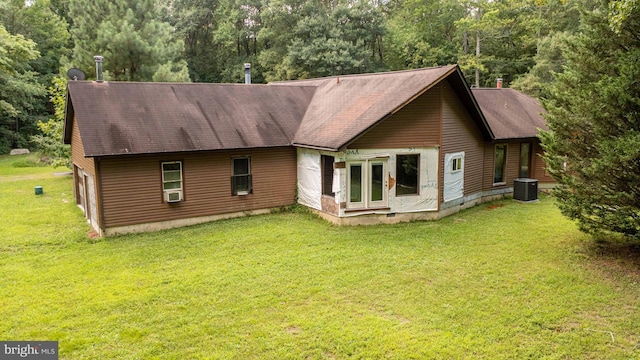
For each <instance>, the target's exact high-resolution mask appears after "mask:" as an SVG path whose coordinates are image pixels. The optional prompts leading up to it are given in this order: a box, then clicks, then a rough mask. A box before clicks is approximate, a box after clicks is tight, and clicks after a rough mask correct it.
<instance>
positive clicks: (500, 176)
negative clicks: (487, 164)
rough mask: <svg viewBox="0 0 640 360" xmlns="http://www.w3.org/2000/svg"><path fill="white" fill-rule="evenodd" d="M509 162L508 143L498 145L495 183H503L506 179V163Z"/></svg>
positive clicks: (494, 170) (495, 161)
mask: <svg viewBox="0 0 640 360" xmlns="http://www.w3.org/2000/svg"><path fill="white" fill-rule="evenodd" d="M506 163H507V145H505V144H500V145H496V149H495V158H494V165H493V166H494V168H493V183H494V184H502V183H504V182H506V180H505V168H506V167H505V165H506Z"/></svg>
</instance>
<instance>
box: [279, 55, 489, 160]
mask: <svg viewBox="0 0 640 360" xmlns="http://www.w3.org/2000/svg"><path fill="white" fill-rule="evenodd" d="M445 78H449V79H451V80H452V83H453V84H454V88H455V90H456V91H457V92H458V94H459V96H460V97H461V99H462V100H463V103H464V104H465V106H467V108H468V109H469V110H470V113H471V114H472V116H473V117H474V120H476V121H477V122H478V123H479V124H480V125H481V126H480V128H482V129H483V131H485V135H486V136H487V137H489V138H491V130H490V129H489V128H488V127H487V125H486V123H485V122H484V118H483V117H482V114H481V113H480V112H479V111H478V109H477V104H475V101H474V100H473V97H472V96H471V93H470V92H469V90H468V87H467V85H466V82H465V81H464V78H463V77H462V74H461V73H460V70H459V69H458V67H457V66H456V65H449V66H441V67H434V68H428V69H418V70H407V71H394V72H387V73H374V74H359V75H348V76H334V77H331V78H326V79H312V80H303V81H294V82H289V83H287V84H307V83H312V84H317V85H318V89H317V90H316V93H315V95H314V97H313V100H312V101H311V104H309V108H308V109H307V112H306V114H305V116H304V119H303V121H302V123H301V124H300V127H299V128H298V131H297V132H296V134H295V137H294V138H293V144H294V145H297V146H303V147H312V148H322V149H328V150H338V149H340V148H342V147H344V146H345V145H348V143H349V142H351V141H353V140H354V139H356V138H357V137H358V136H359V135H361V134H362V133H364V132H365V131H367V130H368V129H370V128H371V127H372V126H374V125H375V124H376V123H378V122H379V121H381V120H383V119H385V118H386V117H387V116H388V115H391V114H392V113H394V112H396V111H398V110H400V109H401V108H402V107H403V106H404V105H406V104H407V103H409V102H410V101H411V100H413V99H415V98H416V97H417V96H418V95H420V94H422V93H424V92H425V91H426V90H428V89H429V88H431V87H432V86H434V85H435V84H437V83H438V82H440V81H441V80H443V79H445Z"/></svg>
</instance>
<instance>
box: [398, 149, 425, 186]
mask: <svg viewBox="0 0 640 360" xmlns="http://www.w3.org/2000/svg"><path fill="white" fill-rule="evenodd" d="M419 163H420V155H398V156H397V157H396V195H416V194H418V174H419V173H420V171H419V170H420V169H419V165H418V164H419Z"/></svg>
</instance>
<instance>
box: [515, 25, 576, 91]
mask: <svg viewBox="0 0 640 360" xmlns="http://www.w3.org/2000/svg"><path fill="white" fill-rule="evenodd" d="M572 41H573V35H571V34H570V33H568V32H564V31H563V32H556V33H553V34H551V35H549V36H546V37H544V38H542V39H540V40H539V41H538V53H537V54H536V56H535V57H534V58H533V60H534V61H535V65H534V66H533V67H532V68H531V70H529V72H528V73H526V74H524V75H522V76H520V77H518V78H517V79H516V80H515V81H514V82H513V83H512V84H511V87H512V88H514V89H517V90H519V91H522V92H524V93H525V94H528V95H530V96H533V97H537V98H547V97H548V90H547V88H548V87H549V86H551V84H552V83H553V81H554V74H558V73H561V72H562V71H563V69H564V65H565V59H564V55H563V52H564V49H565V48H566V47H567V44H569V43H570V42H572Z"/></svg>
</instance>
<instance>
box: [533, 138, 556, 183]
mask: <svg viewBox="0 0 640 360" xmlns="http://www.w3.org/2000/svg"><path fill="white" fill-rule="evenodd" d="M533 152H534V155H533V159H531V162H532V165H531V166H532V168H533V174H532V177H533V178H534V179H538V181H539V182H555V180H554V179H553V178H552V177H551V175H549V173H547V164H546V163H545V162H544V160H542V157H540V156H541V155H542V154H543V153H544V150H543V149H542V146H541V145H540V142H538V141H534V143H533Z"/></svg>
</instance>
